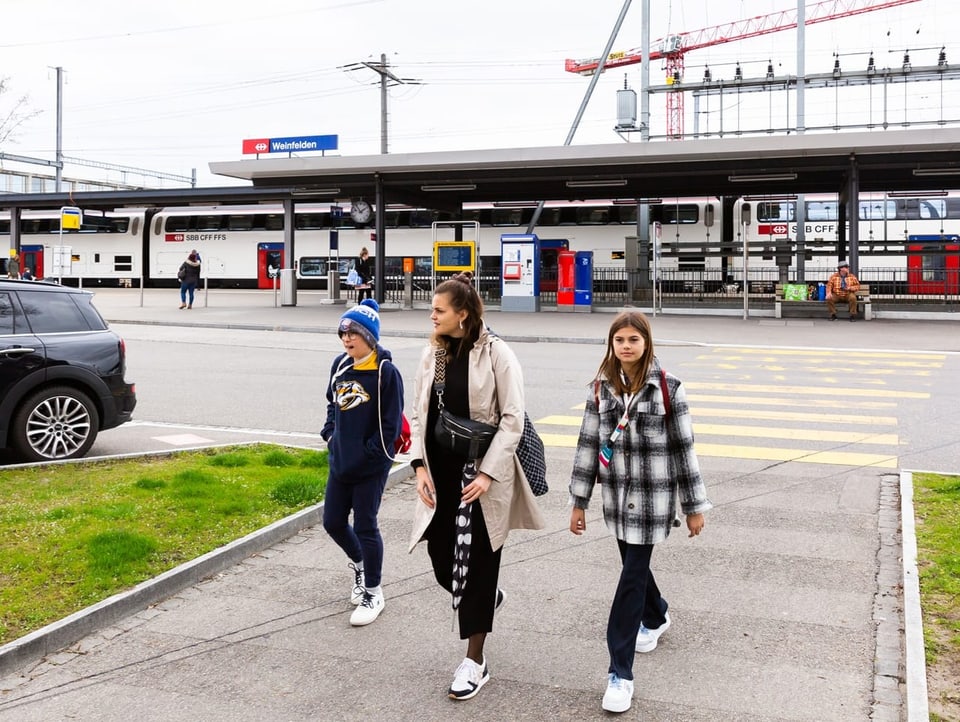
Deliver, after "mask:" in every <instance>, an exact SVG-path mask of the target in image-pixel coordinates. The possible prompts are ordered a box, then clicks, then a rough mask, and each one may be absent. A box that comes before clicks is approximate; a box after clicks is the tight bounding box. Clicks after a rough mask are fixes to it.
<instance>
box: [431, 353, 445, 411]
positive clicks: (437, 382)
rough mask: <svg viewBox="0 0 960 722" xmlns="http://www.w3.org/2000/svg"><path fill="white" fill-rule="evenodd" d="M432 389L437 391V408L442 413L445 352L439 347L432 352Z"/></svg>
mask: <svg viewBox="0 0 960 722" xmlns="http://www.w3.org/2000/svg"><path fill="white" fill-rule="evenodd" d="M434 359H435V363H434V364H433V387H434V388H435V389H436V391H437V407H438V408H439V409H440V411H443V389H444V388H445V387H446V385H447V351H446V349H444V348H440V347H439V346H438V347H437V349H436V350H435V351H434Z"/></svg>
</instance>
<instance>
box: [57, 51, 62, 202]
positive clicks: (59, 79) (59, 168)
mask: <svg viewBox="0 0 960 722" xmlns="http://www.w3.org/2000/svg"><path fill="white" fill-rule="evenodd" d="M56 71H57V158H56V161H57V165H56V167H57V177H56V191H57V193H59V192H60V187H61V186H62V185H63V68H61V67H60V66H59V65H58V66H57V67H56Z"/></svg>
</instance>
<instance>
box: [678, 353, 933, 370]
mask: <svg viewBox="0 0 960 722" xmlns="http://www.w3.org/2000/svg"><path fill="white" fill-rule="evenodd" d="M820 355H821V356H823V358H804V359H802V363H807V364H816V366H813V367H810V366H804V367H802V368H803V369H804V370H807V371H809V370H822V369H821V366H820V364H827V363H835V362H836V361H837V358H835V357H830V356H824V355H823V354H822V353H821V354H820ZM697 361H706V362H710V363H714V364H715V363H718V362H720V363H725V362H729V361H751V362H757V361H759V362H764V363H774V362H781V363H782V362H783V361H784V359H782V358H775V357H771V358H763V359H758V358H750V357H748V356H742V355H737V356H720V357H717V356H712V355H709V354H704V355H701V356H697ZM843 363H844V364H847V365H849V366H861V367H869V366H892V367H895V368H921V369H939V368H943V360H938V361H928V362H924V361H914V360H910V361H895V360H892V359H874V358H870V359H861V360H857V359H851V358H847V357H846V356H844V357H843ZM694 365H698V366H703V365H704V364H684V366H694Z"/></svg>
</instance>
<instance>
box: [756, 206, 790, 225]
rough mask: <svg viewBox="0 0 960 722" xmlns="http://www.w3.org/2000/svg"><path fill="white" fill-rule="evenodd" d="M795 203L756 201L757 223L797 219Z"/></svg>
mask: <svg viewBox="0 0 960 722" xmlns="http://www.w3.org/2000/svg"><path fill="white" fill-rule="evenodd" d="M796 213H797V204H796V203H787V202H782V203H772V202H770V201H764V202H762V203H757V223H770V222H772V221H795V220H797V216H796Z"/></svg>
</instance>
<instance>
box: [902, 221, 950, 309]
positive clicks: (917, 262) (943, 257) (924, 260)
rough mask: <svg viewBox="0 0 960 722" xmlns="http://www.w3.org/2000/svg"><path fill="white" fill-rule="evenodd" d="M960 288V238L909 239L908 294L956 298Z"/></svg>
mask: <svg viewBox="0 0 960 722" xmlns="http://www.w3.org/2000/svg"><path fill="white" fill-rule="evenodd" d="M958 286H960V236H955V235H949V236H944V235H939V234H937V235H930V236H908V237H907V290H908V292H909V293H925V294H932V295H944V294H955V293H957V292H958Z"/></svg>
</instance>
